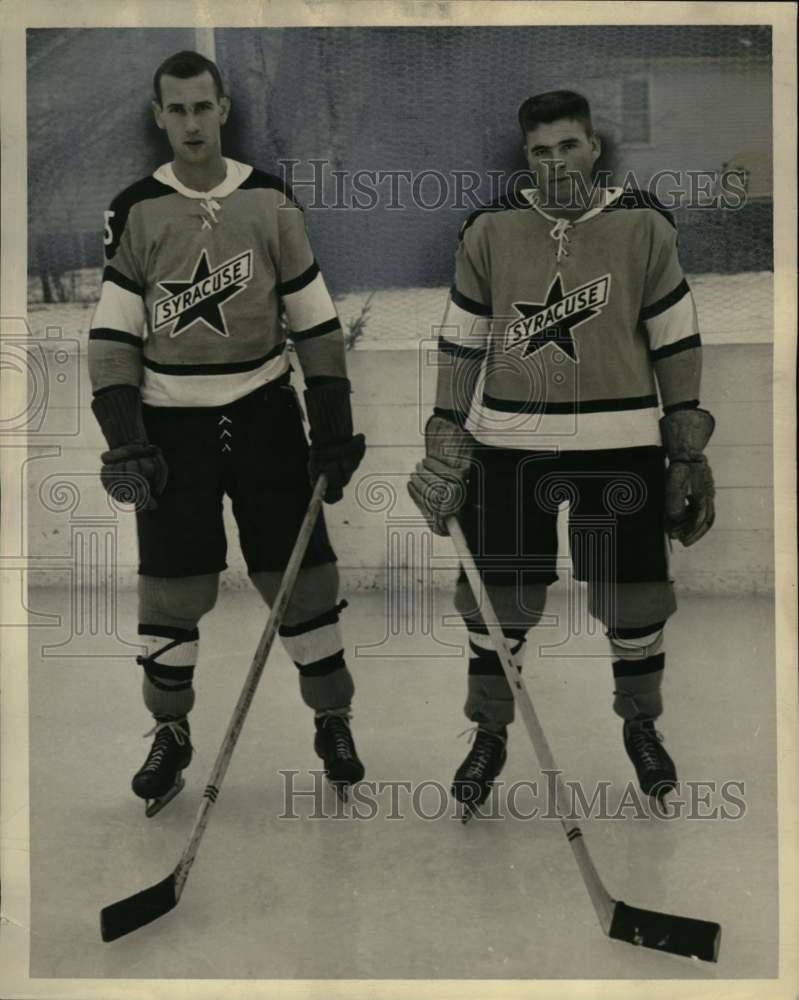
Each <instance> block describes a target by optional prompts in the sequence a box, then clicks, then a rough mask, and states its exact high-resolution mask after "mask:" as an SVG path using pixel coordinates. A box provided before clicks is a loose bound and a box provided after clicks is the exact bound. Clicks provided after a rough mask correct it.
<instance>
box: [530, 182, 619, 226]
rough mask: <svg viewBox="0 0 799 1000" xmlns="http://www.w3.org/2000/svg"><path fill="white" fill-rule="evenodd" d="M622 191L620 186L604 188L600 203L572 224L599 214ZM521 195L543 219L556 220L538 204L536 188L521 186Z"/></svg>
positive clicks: (538, 197)
mask: <svg viewBox="0 0 799 1000" xmlns="http://www.w3.org/2000/svg"><path fill="white" fill-rule="evenodd" d="M623 193H624V188H620V187H615V188H605V189H604V190H603V192H602V199H601V200H600V203H599V204H598V205H595V206H594V207H593V208H589V210H588V211H587V212H586V213H585V214H584V215H581V216H580V217H579V218H577V219H575V220H574V223H573V225H576V224H577V223H578V222H585V221H586V220H587V219H593V217H594V216H595V215H599V213H600V212H601V211H603V210H604V209H606V208H607V207H608V205H612V204H613V202H614V201H616V200H617V199H618V198H620V197H621V195H622V194H623ZM521 196H522V198H524V199H525V201H526V202H527V203H528V204H530V205H531V206H532V207H533V208H534V209H535V210H536V211H537V212H539V213H540V214H541V215H543V216H544V218H545V219H549V221H550V222H555V221H556V220H555V218H554V217H553V216H551V215H548V214H547V213H546V212H545V211H544V210H543V209H542V208H541V206H540V204H539V203H540V201H541V196H540V195H539V193H538V190H537V189H536V188H523V189H522V191H521Z"/></svg>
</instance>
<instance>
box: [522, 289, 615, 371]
mask: <svg viewBox="0 0 799 1000" xmlns="http://www.w3.org/2000/svg"><path fill="white" fill-rule="evenodd" d="M609 295H610V275H609V274H605V275H603V276H602V277H601V278H595V279H594V280H593V281H589V282H588V284H587V285H581V286H580V287H579V288H575V289H574V290H573V291H571V292H564V291H563V281H562V279H561V276H560V274H557V275H555V278H554V280H553V282H552V284H551V285H550V286H549V291H548V292H547V297H546V301H545V302H514V303H513V308H514V309H515V310H516V312H517V313H518V314H519V316H520V317H521V318H520V319H517V320H516V321H515V322H514V323H509V324H508V325H507V327H505V345H504V349H505V350H506V351H512V350H513V349H514V348H516V347H520V346H523V347H524V350H523V351H522V357H523V358H527V357H529V356H530V355H531V354H535V352H536V351H540V350H541V349H542V348H543V347H546V346H547V344H552V345H553V346H554V347H556V348H557V349H558V350H560V351H562V352H563V353H564V354H565V355H566V357H567V358H571V360H572V361H573V362H574V363H575V364H577V362H578V360H579V359H578V358H577V350H576V347H575V343H574V337H573V336H572V330H573V329H574V328H575V327H576V326H580V325H581V324H582V323H586V322H587V321H588V320H589V319H593V318H594V317H595V316H598V315H599V314H600V313H601V312H602V308H603V306H605V304H606V303H607V301H608V297H609Z"/></svg>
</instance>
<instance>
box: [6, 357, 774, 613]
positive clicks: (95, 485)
mask: <svg viewBox="0 0 799 1000" xmlns="http://www.w3.org/2000/svg"><path fill="white" fill-rule="evenodd" d="M59 343H60V342H59V341H53V342H52V343H48V342H45V346H46V347H47V353H48V356H49V358H50V364H51V372H55V371H56V370H57V369H58V368H59V365H58V364H57V363H56V362H55V360H54V358H55V355H56V352H57V351H58V350H60V348H59V346H58V345H59ZM771 359H772V349H771V346H770V345H769V344H727V345H716V346H707V347H706V348H705V373H704V380H703V381H704V391H703V403H704V405H706V406H707V407H708V409H710V410H711V411H712V412H713V413H714V414H715V416H716V418H717V430H716V433H715V435H714V437H713V440H712V442H711V445H710V447H709V449H708V456H709V459H710V462H711V464H712V466H713V470H714V473H715V478H716V484H717V489H718V494H717V522H716V525H715V527H714V528H713V530H712V531H711V532H710V533H709V534H708V535H707V536H706V537H705V538H704V539H703V540H702V541H701V542H700V543H699V544H698V545H696V546H695V547H693V548H691V549H687V550H683V549H682V548H681V547H680V546H679V545H678V546H676V547H675V549H674V551H673V554H672V568H673V573H674V576H675V578H676V580H677V583H678V586H679V587H680V588H682V589H686V590H693V591H707V592H725V593H726V592H736V593H744V592H757V593H765V592H768V591H770V590H771V589H772V586H773V582H772V559H773V517H772V502H773V500H772V496H773V495H772V426H771V398H772V385H771ZM424 361H425V359H424V358H423V357H421V358H420V355H419V352H416V351H408V350H396V351H394V350H380V351H377V350H363V349H357V350H354V351H352V352H350V354H349V367H350V374H351V378H352V381H353V385H354V387H355V396H354V414H355V424H356V427H357V429H359V430H362V431H364V432H365V434H366V436H367V440H368V451H367V455H366V459H365V461H364V463H363V465H362V466H361V468H360V470H359V471H358V473H357V475H356V482H355V484H354V486H353V487H352V488H350V489H349V490H348V493H347V496H346V497H345V499H344V500H343V501H342V502H341V503H340V504H338V505H336V506H333V507H328V508H326V515H327V518H328V523H329V526H330V530H331V534H332V536H333V540H334V545H335V547H336V549H337V552H338V555H339V564H340V567H341V570H342V575H343V577H344V579H345V582H346V585H347V586H348V587H350V588H354V589H360V588H380V587H384V586H385V584H386V580H387V579H388V576H389V575H391V576H392V577H393V579H394V582H395V583H402V581H405V582H406V583H407V582H408V581H413V580H416V581H417V582H419V581H420V579H421V578H422V577H424V576H425V572H426V571H425V569H424V567H427V568H428V569H429V570H431V571H432V575H431V579H433V580H434V582H435V583H437V584H447V583H448V581H449V580H450V579H451V576H452V572H453V567H454V565H455V564H454V561H453V559H452V554H451V549H450V545H449V543H448V541H447V540H446V539H440V538H435V539H431V537H430V536H429V534H428V533H426V532H425V531H424V530H422V528H421V526H420V521H419V517H418V515H417V512H416V509H415V507H414V506H413V504H412V503H411V502H410V499H409V498H408V496H407V493H406V485H405V484H406V480H407V476H408V474H409V472H410V470H411V469H412V468H413V466H414V464H415V462H416V461H418V459H419V457H420V456H421V454H422V428H423V425H424V420H425V419H426V416H427V414H428V413H429V412H430V409H431V406H432V392H433V386H434V380H435V370H434V368H433V367H432V365H431V366H427V365H426V364H424ZM83 366H85V359H82V358H81V359H76V358H75V356H74V354H72V355H71V356H70V359H69V360H68V361H66V362H65V363H63V364H62V365H61V367H63V368H64V370H65V371H66V372H68V373H69V378H67V380H66V381H65V382H64V383H58V382H56V381H55V380H54V379H51V390H52V391H51V398H50V401H49V404H48V407H47V423H46V425H45V427H44V428H43V430H44V431H48V428H49V431H48V432H47V433H42V432H40V433H39V434H36V435H33V436H32V437H31V440H30V447H29V454H28V461H27V486H26V497H27V502H26V505H25V507H26V509H25V515H24V517H25V521H24V524H23V525H21V530H22V533H23V534H25V535H26V536H27V543H26V544H25V545H24V546H23V545H22V543H20V545H21V548H20V551H19V555H20V556H21V557H24V559H23V561H24V562H26V564H27V566H28V568H29V570H30V573H29V580H30V583H31V585H33V586H36V585H37V584H44V583H54V582H64V580H65V579H66V575H67V574H70V573H71V574H72V575H73V577H75V574H76V573H77V574H78V575H79V576H80V578H81V579H83V580H84V581H85V580H87V579H89V577H90V576H91V575H92V574H94V575H96V574H97V573H98V572H99V574H100V577H102V576H103V575H106V576H107V575H109V574H110V575H111V576H113V577H114V578H115V579H116V581H117V584H118V585H119V586H121V587H129V586H133V585H134V584H135V537H134V519H133V517H132V516H131V515H130V514H127V513H120V512H115V511H113V510H111V509H110V508H109V505H108V503H107V501H106V498H105V495H104V493H103V491H102V489H101V488H100V486H99V482H98V480H97V470H98V468H99V453H100V451H101V450H102V449H103V446H104V445H103V441H102V438H101V435H100V432H99V430H98V428H97V427H96V425H95V422H94V419H93V417H92V416H91V413H90V411H89V409H88V403H89V397H90V393H89V387H88V380H87V378H86V375H85V370H83ZM76 373H78V374H79V375H80V386H79V388H78V390H77V393H78V399H79V400H80V408H79V412H78V413H77V416H78V417H79V421H80V422H79V426H78V425H76V408H75V405H74V403H73V402H72V400H73V399H74V398H75V397H74V395H73V393H74V392H75V386H74V376H75V374H76ZM73 430H76V431H77V433H75V434H72V433H71V431H73ZM227 516H228V527H229V529H230V530H229V532H228V535H229V547H230V551H229V563H230V569H229V571H228V573H227V574H226V578H225V579H226V584H227V585H228V586H246V585H247V580H246V571H245V569H244V566H243V563H242V560H241V557H240V555H239V553H238V551H237V536H236V531H235V526H234V525H233V524H232V521H231V520H230V517H229V511H228V512H227ZM98 546H99V549H98ZM103 547H105V548H103ZM95 550H97V551H95ZM81 552H83V555H82V556H81V555H80V553H81ZM98 560H99V562H100V563H103V561H104V560H106V561H108V566H107V567H106V568H105V569H102V568H101V569H100V570H99V571H98V570H97V569H96V568H94V569H93V568H92V567H93V566H94V567H96V565H97V564H98ZM103 564H104V563H103Z"/></svg>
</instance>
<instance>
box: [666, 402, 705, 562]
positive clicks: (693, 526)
mask: <svg viewBox="0 0 799 1000" xmlns="http://www.w3.org/2000/svg"><path fill="white" fill-rule="evenodd" d="M715 426H716V421H715V420H714V419H713V417H712V415H711V414H710V413H708V411H707V410H699V409H695V410H675V411H674V412H673V413H669V414H667V415H666V416H665V417H663V418H662V419H661V421H660V430H661V434H662V435H663V446H664V447H665V449H666V454H667V455H668V458H669V465H668V468H667V470H666V531H667V532H668V535H669V537H670V538H676V539H678V540H679V541H680V542H682V544H683V545H686V546H687V545H693V544H694V542H698V541H699V539H700V538H701V537H702V536H703V535H704V534H706V533H707V532H708V531H709V530H710V528H711V526H712V524H713V521H714V520H715V516H716V511H715V505H714V502H713V497H714V495H715V488H714V486H713V473H712V472H711V470H710V466H709V465H708V461H707V458H705V456H704V454H703V451H704V448H705V445H707V443H708V441H709V440H710V436H711V434H712V433H713V430H714V428H715Z"/></svg>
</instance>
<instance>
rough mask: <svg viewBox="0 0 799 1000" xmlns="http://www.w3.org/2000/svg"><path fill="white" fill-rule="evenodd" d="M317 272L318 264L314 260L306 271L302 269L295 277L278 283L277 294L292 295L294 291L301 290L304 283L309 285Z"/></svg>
mask: <svg viewBox="0 0 799 1000" xmlns="http://www.w3.org/2000/svg"><path fill="white" fill-rule="evenodd" d="M317 274H319V265H318V264H317V263H316V261H314V262H313V264H311V266H310V267H309V268H308V270H307V271H303V272H302V274H300V275H298V276H297V277H296V278H292V279H291V281H284V282H282V283H281V284H279V285H278V286H277V293H278V295H293V294H294V293H295V292H300V291H302V289H303V288H305V286H306V285H310V283H311V282H312V281H313V280H314V278H315V277H316V276H317Z"/></svg>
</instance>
